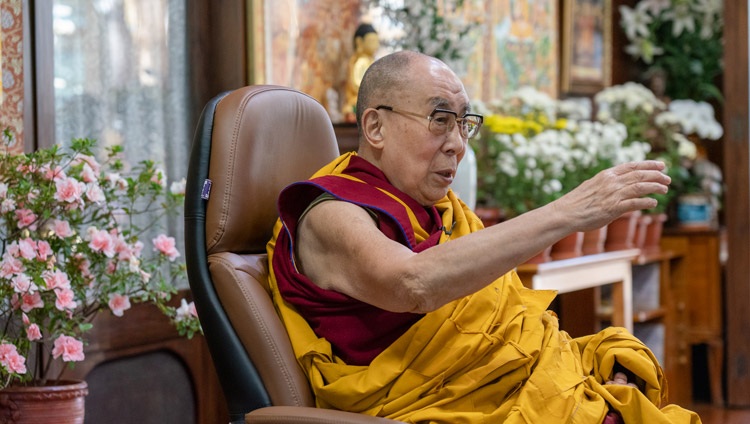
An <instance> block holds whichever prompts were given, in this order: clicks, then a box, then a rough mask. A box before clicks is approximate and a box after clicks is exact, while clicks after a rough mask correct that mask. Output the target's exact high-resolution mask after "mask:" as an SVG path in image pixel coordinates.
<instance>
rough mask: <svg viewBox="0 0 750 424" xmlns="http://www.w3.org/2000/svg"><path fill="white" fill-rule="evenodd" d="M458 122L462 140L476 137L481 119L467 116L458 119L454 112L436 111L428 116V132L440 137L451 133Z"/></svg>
mask: <svg viewBox="0 0 750 424" xmlns="http://www.w3.org/2000/svg"><path fill="white" fill-rule="evenodd" d="M456 122H458V125H459V126H458V130H459V132H460V133H461V136H463V137H464V138H472V137H474V136H475V135H476V133H477V131H478V130H479V127H480V125H482V119H481V118H480V117H479V116H474V115H468V116H465V117H463V118H458V117H457V116H456V114H455V113H454V112H449V111H441V110H436V111H434V112H433V113H432V115H431V116H430V125H429V130H430V131H432V133H433V134H436V135H441V134H445V133H446V132H448V131H452V130H453V127H454V126H455V125H456Z"/></svg>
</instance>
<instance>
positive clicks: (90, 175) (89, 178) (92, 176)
mask: <svg viewBox="0 0 750 424" xmlns="http://www.w3.org/2000/svg"><path fill="white" fill-rule="evenodd" d="M81 178H82V179H83V181H85V182H87V183H91V182H94V181H96V173H95V172H94V170H93V169H91V167H90V166H89V165H88V164H85V165H83V170H82V171H81Z"/></svg>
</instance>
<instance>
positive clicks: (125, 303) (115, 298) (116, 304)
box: [108, 293, 130, 317]
mask: <svg viewBox="0 0 750 424" xmlns="http://www.w3.org/2000/svg"><path fill="white" fill-rule="evenodd" d="M108 305H109V309H111V310H112V313H113V314H114V315H115V316H117V317H121V316H122V314H123V312H125V311H126V310H128V309H130V298H129V297H128V296H126V295H123V294H117V293H111V294H110V295H109V303H108Z"/></svg>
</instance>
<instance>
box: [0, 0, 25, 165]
mask: <svg viewBox="0 0 750 424" xmlns="http://www.w3.org/2000/svg"><path fill="white" fill-rule="evenodd" d="M22 10H23V0H2V1H0V72H1V74H2V87H1V88H0V131H3V130H5V128H8V129H9V130H10V132H11V133H12V134H13V140H12V142H11V144H10V145H7V146H6V144H5V143H1V144H0V151H2V152H6V151H7V152H10V153H21V152H23V19H22Z"/></svg>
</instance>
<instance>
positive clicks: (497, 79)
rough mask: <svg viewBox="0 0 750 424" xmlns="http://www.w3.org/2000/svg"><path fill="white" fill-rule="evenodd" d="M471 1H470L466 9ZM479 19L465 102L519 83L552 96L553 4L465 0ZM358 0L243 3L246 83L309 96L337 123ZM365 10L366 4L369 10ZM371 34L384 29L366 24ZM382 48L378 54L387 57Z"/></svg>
mask: <svg viewBox="0 0 750 424" xmlns="http://www.w3.org/2000/svg"><path fill="white" fill-rule="evenodd" d="M472 2H473V3H472ZM466 3H467V6H470V7H472V8H475V9H474V10H476V8H481V9H482V10H483V12H482V13H481V14H480V15H481V16H483V17H484V18H483V19H485V21H484V26H483V30H482V31H481V32H480V33H479V34H478V35H477V36H478V39H477V42H476V44H475V46H476V47H475V50H474V52H473V54H472V56H471V58H470V59H469V66H468V68H467V70H466V73H465V74H463V75H461V77H462V79H463V80H464V83H465V85H466V89H467V91H468V93H469V96H470V97H472V98H475V99H481V100H484V101H489V100H493V99H499V98H501V97H503V96H504V95H505V94H507V93H509V92H510V91H512V90H515V89H517V88H518V87H520V86H522V85H532V86H534V87H535V88H537V89H538V90H540V91H543V92H546V93H548V94H550V95H552V96H557V94H558V77H557V75H558V56H559V55H558V46H559V41H558V24H557V22H558V18H557V17H558V10H557V1H556V0H492V1H479V0H469V1H467V2H466ZM363 4H364V1H363V0H274V1H270V0H248V6H249V10H250V15H251V17H250V19H251V25H250V27H251V34H250V42H249V45H250V46H252V47H251V48H252V51H251V52H250V56H251V61H252V63H251V66H250V68H251V77H250V80H251V81H252V82H254V83H258V84H279V85H286V86H291V87H294V88H296V89H298V90H300V91H303V92H305V93H308V94H310V95H312V96H313V97H315V98H316V99H317V100H318V101H320V102H321V103H322V104H323V105H324V106H326V108H327V109H328V110H329V111H330V112H332V119H334V122H336V119H335V118H336V113H335V111H336V110H338V107H331V106H334V105H330V104H331V103H333V102H336V103H337V105H335V106H339V103H340V100H339V99H340V97H341V96H342V94H343V90H344V85H345V83H346V77H347V72H346V67H347V63H348V59H349V57H350V55H351V53H352V37H353V34H354V31H355V30H356V28H357V26H358V25H359V23H360V20H368V19H371V18H372V16H365V17H364V18H363V14H365V15H366V14H367V13H368V11H367V10H364V8H363V7H362V5H363ZM371 7H372V6H371ZM373 25H374V26H375V28H376V30H377V31H378V33H381V34H383V35H386V33H387V32H388V28H382V27H379V26H378V24H377V22H373ZM386 45H387V43H384V44H383V48H381V54H380V55H382V54H386V53H387V47H386Z"/></svg>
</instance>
